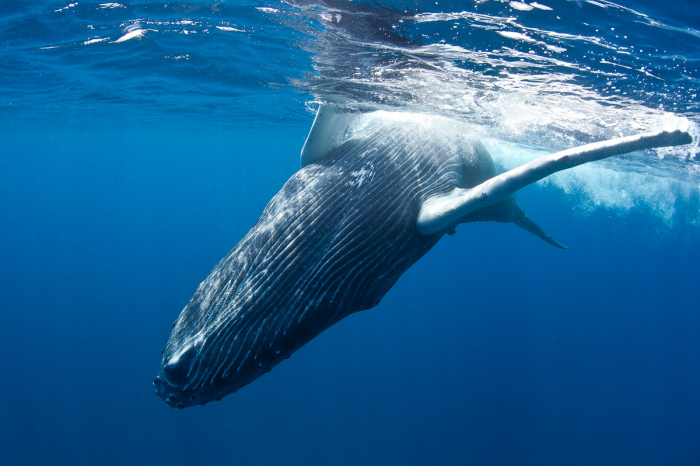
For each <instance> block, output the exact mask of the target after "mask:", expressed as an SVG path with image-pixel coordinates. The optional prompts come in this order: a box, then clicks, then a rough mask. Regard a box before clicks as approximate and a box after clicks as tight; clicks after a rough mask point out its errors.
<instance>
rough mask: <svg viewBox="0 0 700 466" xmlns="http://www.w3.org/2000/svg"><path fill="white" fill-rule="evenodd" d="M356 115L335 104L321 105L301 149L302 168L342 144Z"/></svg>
mask: <svg viewBox="0 0 700 466" xmlns="http://www.w3.org/2000/svg"><path fill="white" fill-rule="evenodd" d="M354 117H355V115H354V114H353V113H349V112H343V111H340V110H339V109H338V108H337V107H335V106H333V105H327V104H322V105H321V106H319V108H318V112H317V113H316V118H315V119H314V124H313V125H312V126H311V131H309V135H308V136H307V137H306V142H305V143H304V147H303V148H302V149H301V166H302V168H303V167H305V166H307V165H309V164H310V163H314V162H316V161H318V160H321V159H322V158H324V157H325V156H327V155H328V154H330V153H331V152H332V151H333V149H335V148H336V147H338V146H340V145H341V144H342V143H343V138H344V137H345V132H346V131H347V129H348V127H349V126H350V123H351V122H352V120H353V118H354Z"/></svg>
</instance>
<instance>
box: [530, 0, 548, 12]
mask: <svg viewBox="0 0 700 466" xmlns="http://www.w3.org/2000/svg"><path fill="white" fill-rule="evenodd" d="M530 5H532V6H534V7H535V8H538V9H540V10H544V11H552V8H550V7H548V6H547V5H542V4H541V3H537V2H532V3H530Z"/></svg>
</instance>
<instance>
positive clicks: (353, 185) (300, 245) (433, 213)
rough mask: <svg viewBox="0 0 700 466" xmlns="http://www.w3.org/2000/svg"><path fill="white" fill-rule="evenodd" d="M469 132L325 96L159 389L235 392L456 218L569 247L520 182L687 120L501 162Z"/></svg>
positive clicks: (180, 331) (656, 137) (367, 304)
mask: <svg viewBox="0 0 700 466" xmlns="http://www.w3.org/2000/svg"><path fill="white" fill-rule="evenodd" d="M469 133H470V131H469V130H468V127H466V125H465V124H463V123H460V122H458V121H455V120H451V119H448V118H444V117H439V116H431V115H422V114H412V113H400V112H386V111H380V112H372V113H355V112H352V111H347V110H345V109H343V108H341V107H338V106H335V105H331V104H325V105H321V106H320V107H319V110H318V112H317V115H316V118H315V120H314V123H313V125H312V127H311V130H310V132H309V135H308V137H307V139H306V142H305V144H304V147H303V148H302V152H301V169H300V170H299V171H298V172H296V173H295V174H294V175H293V176H292V177H291V178H290V179H289V180H288V181H287V182H286V183H285V185H284V186H283V187H282V189H281V190H280V191H279V193H277V194H276V195H275V196H274V197H273V198H272V199H271V200H270V202H269V203H268V205H267V206H266V207H265V209H264V211H263V212H262V214H261V216H260V218H259V220H258V221H257V222H256V223H255V225H254V226H253V227H252V228H251V229H250V231H249V232H248V233H247V234H246V235H245V236H244V237H243V239H241V240H240V242H239V243H238V244H237V245H236V246H235V247H234V248H233V249H232V250H231V251H230V252H229V253H228V254H227V255H226V256H225V257H224V258H223V259H222V260H221V261H220V262H219V264H218V265H216V267H214V269H213V270H212V271H211V273H210V274H209V275H208V276H207V277H206V278H205V279H204V281H203V282H202V283H201V284H200V285H199V287H198V288H197V289H196V291H195V293H194V295H193V296H192V298H191V299H190V301H189V302H188V303H187V305H186V306H185V308H184V309H183V310H182V312H181V313H180V315H179V317H178V318H177V319H176V320H175V322H174V323H173V329H172V333H171V335H170V338H169V340H168V342H167V344H166V346H165V349H164V350H163V353H162V360H161V365H160V369H159V372H158V375H157V377H156V378H155V380H154V381H153V384H154V386H155V391H156V394H157V395H158V396H160V397H161V398H162V399H163V400H164V401H165V403H166V404H167V405H168V406H170V407H171V408H175V409H182V408H186V407H190V406H194V405H204V404H206V403H209V402H211V401H215V400H216V401H218V400H220V399H221V398H223V397H224V396H226V395H228V394H231V393H234V392H236V391H237V390H239V389H240V388H241V387H243V386H245V385H247V384H249V383H251V382H252V381H254V380H255V379H257V378H258V377H260V376H261V375H263V374H265V373H266V372H268V371H270V370H271V369H272V368H273V367H275V366H276V365H277V364H279V363H281V362H282V361H284V360H285V359H287V358H289V357H290V356H291V355H292V354H293V353H294V352H295V351H297V350H299V349H300V348H301V347H303V346H304V345H305V344H306V343H308V342H309V341H311V340H312V339H313V338H315V337H316V336H318V335H319V334H320V333H321V332H323V331H324V330H326V329H328V328H329V327H331V326H332V325H334V324H336V323H338V322H340V321H341V320H343V319H344V318H345V317H347V316H349V315H351V314H353V313H355V312H358V311H363V310H367V309H371V308H373V307H375V306H377V305H378V304H379V303H380V302H381V300H382V298H383V297H384V296H385V295H386V293H387V292H388V291H389V290H390V289H391V288H392V286H393V285H394V284H395V283H396V282H397V280H399V278H400V277H401V275H402V274H403V273H404V272H406V270H408V269H409V268H410V267H411V266H412V265H413V264H415V263H416V261H418V260H419V259H420V258H421V257H423V256H424V255H425V254H426V253H428V251H430V249H431V248H432V247H433V246H435V245H436V244H437V243H438V241H440V239H441V238H442V237H443V236H444V235H446V234H453V233H455V231H456V227H457V225H459V224H462V223H469V222H500V223H513V224H515V225H516V226H518V227H520V228H522V229H523V230H525V231H527V232H529V233H532V234H534V235H536V236H537V237H539V238H541V239H542V240H543V241H545V242H546V243H548V244H550V245H552V246H554V247H558V248H562V249H564V248H565V247H564V246H563V245H562V244H560V243H559V242H558V241H556V240H555V239H553V238H552V237H551V236H550V235H548V234H547V233H546V232H545V231H544V230H543V229H542V228H541V227H540V226H539V225H537V224H536V223H535V222H534V221H533V220H531V219H530V218H529V217H528V216H527V215H526V214H525V212H524V211H523V209H522V208H521V206H520V203H519V201H518V199H517V197H516V191H518V190H519V189H521V188H523V187H524V186H527V185H529V184H532V183H534V182H536V181H537V180H540V179H542V178H544V177H546V176H549V175H550V174H552V173H555V172H557V171H561V170H566V169H570V168H573V167H575V166H577V165H581V164H583V163H589V162H592V161H595V160H601V159H604V158H607V157H611V156H615V155H619V154H623V153H628V152H632V151H637V150H642V149H648V148H654V147H666V146H674V145H681V144H688V143H690V142H692V137H691V136H690V134H689V132H688V128H687V125H684V124H683V123H679V124H675V125H672V126H671V127H666V128H662V129H661V130H657V131H654V132H648V133H642V134H637V135H633V136H627V137H623V138H618V139H613V140H608V141H601V142H597V143H592V144H588V145H585V146H581V147H576V148H571V149H567V150H564V151H560V152H557V153H554V154H551V155H547V156H544V157H540V158H538V159H535V160H533V161H532V162H529V163H527V164H525V165H523V166H520V167H517V168H515V169H513V170H510V171H507V172H505V173H498V172H497V170H496V166H495V164H494V162H493V159H492V158H491V156H490V155H489V152H488V151H487V149H486V148H485V146H484V144H482V142H480V141H479V140H478V139H477V138H474V137H472V136H470V134H469Z"/></svg>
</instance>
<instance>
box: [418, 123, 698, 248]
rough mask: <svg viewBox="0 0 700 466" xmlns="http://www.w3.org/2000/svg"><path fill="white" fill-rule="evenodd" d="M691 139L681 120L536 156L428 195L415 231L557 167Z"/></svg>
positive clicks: (440, 226)
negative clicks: (483, 178)
mask: <svg viewBox="0 0 700 466" xmlns="http://www.w3.org/2000/svg"><path fill="white" fill-rule="evenodd" d="M692 140H693V138H692V137H691V136H690V134H689V133H688V124H687V120H685V121H679V122H676V124H674V125H672V127H664V129H662V130H661V131H656V132H651V133H643V134H638V135H636V136H628V137H624V138H618V139H611V140H609V141H601V142H595V143H593V144H587V145H585V146H581V147H575V148H572V149H567V150H564V151H560V152H557V153H555V154H552V155H547V156H544V157H540V158H538V159H535V160H533V161H532V162H530V163H526V164H525V165H522V166H520V167H517V168H514V169H512V170H509V171H507V172H505V173H503V174H501V175H498V176H494V177H493V178H491V179H488V180H486V181H484V182H483V183H481V184H479V185H477V186H474V187H473V188H470V189H462V188H455V189H454V190H453V191H452V192H450V193H449V194H445V195H440V196H434V197H432V198H430V199H428V200H427V201H426V202H425V203H423V205H422V206H421V210H420V214H419V215H418V231H419V232H420V233H421V234H423V235H429V234H432V233H437V232H439V231H443V230H445V229H446V228H447V227H449V226H450V225H453V224H455V223H459V221H460V219H461V218H462V217H464V216H465V215H467V214H469V213H470V212H473V211H475V210H478V209H481V208H483V207H487V206H491V205H494V204H497V203H498V202H501V201H503V200H504V199H505V198H507V197H508V196H510V195H511V194H514V193H515V192H516V191H518V190H519V189H521V188H524V187H525V186H527V185H529V184H531V183H534V182H536V181H539V180H541V179H542V178H545V177H547V176H549V175H551V174H552V173H556V172H558V171H562V170H566V169H568V168H573V167H575V166H577V165H581V164H584V163H588V162H593V161H595V160H602V159H605V158H607V157H612V156H614V155H620V154H626V153H628V152H634V151H637V150H643V149H652V148H656V147H669V146H679V145H683V144H690V143H691V142H692Z"/></svg>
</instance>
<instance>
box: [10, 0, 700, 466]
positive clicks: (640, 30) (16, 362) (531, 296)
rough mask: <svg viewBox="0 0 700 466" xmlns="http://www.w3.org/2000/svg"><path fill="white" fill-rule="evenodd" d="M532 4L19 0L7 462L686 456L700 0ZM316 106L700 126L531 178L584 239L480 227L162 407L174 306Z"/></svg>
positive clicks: (583, 131)
mask: <svg viewBox="0 0 700 466" xmlns="http://www.w3.org/2000/svg"><path fill="white" fill-rule="evenodd" d="M533 5H534V3H518V2H495V1H486V2H439V1H438V2H437V3H436V2H434V1H433V2H415V3H410V2H403V3H399V2H395V3H389V2H384V3H375V2H357V1H355V2H285V3H265V2H252V1H251V2H221V3H215V2H188V3H182V2H176V3H167V4H165V3H163V4H157V3H148V2H133V3H119V4H116V3H109V4H108V3H103V4H100V3H83V2H77V3H69V2H13V1H3V2H2V4H0V26H2V27H0V37H1V38H2V44H3V47H2V48H0V58H2V60H0V134H2V138H3V144H2V150H1V151H0V244H2V247H0V287H1V288H0V289H1V290H2V296H3V299H2V301H1V302H2V304H1V305H0V309H1V312H0V342H1V343H0V349H2V353H3V354H4V355H5V357H4V359H3V361H4V365H3V369H4V370H3V376H2V380H3V383H2V385H1V386H0V451H2V452H3V458H4V459H3V464H91V465H92V464H125V463H131V464H166V463H167V464H193V463H194V464H200V463H204V462H219V463H224V464H271V463H278V464H304V465H308V464H319V465H320V464H324V465H325V464H339V465H344V464H347V465H350V464H353V465H354V464H360V463H361V464H382V465H385V464H433V463H437V462H440V463H444V464H533V465H534V464H537V465H542V464H551V465H559V464H611V465H612V464H616V465H619V464H630V465H642V464H649V465H657V464H682V465H693V464H698V463H699V462H700V449H699V447H698V442H697V440H698V435H699V433H700V423H699V421H698V419H700V399H699V398H698V393H700V361H699V360H698V356H697V355H698V354H700V343H698V341H699V340H698V338H697V335H698V334H699V332H700V313H699V312H698V304H697V264H698V261H699V259H700V241H699V240H700V232H699V231H698V216H699V210H700V202H699V195H698V186H699V185H700V178H699V173H700V172H699V169H698V163H697V155H696V152H697V150H696V148H697V124H698V123H699V122H700V118H699V115H698V105H699V103H700V98H698V86H699V81H698V80H699V78H700V72H699V71H698V63H699V60H700V32H699V29H700V9H698V8H697V6H695V5H694V4H693V3H692V2H675V3H672V4H663V5H661V4H659V3H658V2H640V1H635V2H626V3H625V4H624V5H616V4H612V3H609V2H605V1H601V2H568V1H548V2H545V1H542V2H539V3H537V5H540V7H537V6H533ZM541 6H546V7H549V8H551V10H547V9H543V8H541ZM327 101H333V102H342V103H343V104H344V105H346V106H348V107H351V108H356V109H360V110H363V111H368V110H374V109H390V110H401V111H414V112H423V113H431V114H441V115H447V116H451V117H453V118H457V119H460V120H463V121H464V122H466V123H468V124H471V125H473V128H474V132H475V134H478V135H480V136H482V137H483V138H484V141H485V143H486V145H487V146H488V147H489V149H490V150H491V152H492V154H493V155H494V158H495V159H496V161H497V163H498V164H499V166H501V167H502V168H510V167H513V166H516V165H519V164H521V163H523V162H524V161H526V160H530V159H532V158H533V157H535V156H536V155H538V154H542V153H548V152H551V151H552V150H555V149H560V148H563V147H570V146H573V145H577V144H582V143H587V142H590V141H593V140H598V139H602V138H607V137H615V136H618V135H627V134H635V133H637V132H641V131H645V130H648V129H654V128H656V127H658V126H659V125H661V124H663V123H664V122H665V121H669V120H670V119H674V118H687V119H689V120H690V123H691V132H692V133H693V134H694V135H695V143H694V144H692V145H690V146H686V147H683V148H678V149H674V150H663V151H649V152H645V153H635V154H630V155H627V156H624V157H621V158H619V159H615V160H611V161H608V162H605V163H600V164H597V165H595V166H593V167H580V168H579V169H577V170H576V171H573V172H572V173H566V174H561V175H558V176H556V177H554V178H553V179H551V180H549V181H548V182H547V183H543V184H540V185H537V186H533V187H530V188H527V189H526V190H523V192H522V194H521V195H520V198H521V202H522V204H523V206H524V208H525V210H526V211H527V212H528V215H530V217H532V218H534V219H536V220H537V222H538V223H539V224H540V225H542V226H543V227H544V228H545V229H546V230H547V231H548V232H549V233H550V234H552V235H553V236H554V237H555V238H556V239H558V240H559V241H561V242H562V243H564V244H566V245H567V246H569V248H570V249H569V250H567V251H560V250H557V249H555V248H552V247H550V246H548V245H546V244H545V243H543V242H542V241H540V240H538V239H537V238H534V237H532V236H531V235H528V234H526V233H525V232H522V231H520V230H518V229H517V228H516V227H514V226H512V225H502V224H469V225H463V226H461V227H460V228H458V233H457V235H455V236H451V237H447V238H444V239H443V240H441V242H440V243H439V244H438V246H436V248H435V249H434V250H432V251H431V252H430V253H429V254H428V255H427V256H426V257H424V258H423V259H421V261H419V262H418V263H417V264H416V265H415V266H414V267H413V268H412V269H410V270H409V272H408V273H407V274H406V275H405V276H403V277H402V278H401V280H399V282H398V284H397V285H396V286H395V287H394V289H392V291H391V292H389V294H388V295H387V296H386V297H385V299H384V300H383V301H382V303H381V305H380V306H378V307H377V308H375V309H373V310H371V311H369V312H362V313H359V314H357V315H354V316H352V317H350V318H348V319H346V320H344V321H343V322H341V323H340V324H338V325H336V326H335V327H333V328H331V329H330V330H328V331H327V332H325V333H323V334H322V335H321V336H320V337H318V338H317V339H315V340H314V341H312V342H311V343H310V344H309V345H307V346H306V347H304V348H303V349H302V350H300V351H299V352H297V353H296V354H295V355H294V357H292V358H291V359H290V360H289V361H286V362H284V363H282V364H281V365H280V366H278V367H276V368H275V369H274V370H273V371H271V372H270V373H269V374H266V375H265V376H263V377H261V378H260V379H258V380H257V381H255V382H254V383H253V384H251V385H250V386H247V387H245V388H244V389H242V390H240V391H239V392H237V393H235V394H233V395H231V396H228V397H226V398H225V399H224V400H222V401H221V402H219V403H212V404H209V405H206V406H205V407H194V408H188V409H186V410H183V411H174V410H170V409H168V408H167V406H166V405H165V404H164V403H163V402H162V400H161V399H159V398H158V397H156V396H154V395H153V387H152V385H151V382H152V380H153V377H154V376H155V374H156V372H157V370H158V365H159V364H160V359H161V356H160V350H161V349H162V347H163V344H164V343H165V341H166V340H167V338H168V336H169V334H170V330H171V327H170V324H171V323H172V321H173V320H174V319H175V318H176V317H177V315H178V313H179V312H180V310H181V309H182V307H183V306H184V305H185V304H186V303H187V300H188V299H189V298H190V296H191V295H192V293H193V292H194V290H195V289H196V287H197V285H198V284H199V283H200V281H201V280H202V279H204V278H205V276H206V275H207V273H208V272H209V271H210V270H211V268H212V267H213V266H214V265H215V264H216V263H217V262H218V261H219V260H220V259H221V257H223V256H224V255H225V254H226V253H227V252H228V251H229V250H230V249H231V248H232V247H233V246H234V245H235V244H236V243H237V241H238V240H239V239H240V238H241V237H242V236H243V235H245V233H246V232H247V231H248V229H249V228H250V227H251V226H252V225H253V224H254V222H255V221H256V219H257V218H258V216H259V215H260V213H261V212H262V209H263V208H264V207H265V205H266V203H267V201H268V200H269V199H270V198H271V197H272V196H273V195H274V194H275V193H276V192H277V191H278V190H279V189H280V188H281V186H282V185H283V184H284V182H285V181H286V180H287V179H288V178H289V176H290V175H292V174H293V173H294V172H295V171H296V170H297V169H298V168H299V158H298V157H299V152H300V150H301V147H302V145H303V143H304V139H305V137H306V134H307V133H308V130H309V128H310V125H311V122H312V120H313V117H314V112H315V108H316V105H317V104H318V103H319V102H327Z"/></svg>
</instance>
